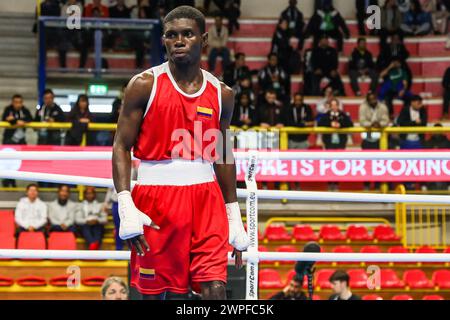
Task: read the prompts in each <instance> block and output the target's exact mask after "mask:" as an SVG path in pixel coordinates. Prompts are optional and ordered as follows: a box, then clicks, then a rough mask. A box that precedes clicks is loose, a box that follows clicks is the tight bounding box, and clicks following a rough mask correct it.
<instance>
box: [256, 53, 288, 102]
mask: <svg viewBox="0 0 450 320" xmlns="http://www.w3.org/2000/svg"><path fill="white" fill-rule="evenodd" d="M268 59H269V62H268V64H267V65H266V66H265V67H264V68H263V69H262V70H260V72H259V74H258V82H259V89H260V91H261V92H266V91H267V90H274V91H275V92H276V94H277V99H278V100H281V101H286V99H287V98H288V97H289V94H290V90H291V81H290V77H289V75H288V74H287V73H286V72H285V71H284V70H283V68H282V67H281V66H280V65H279V64H278V57H277V55H276V54H275V53H270V54H269V56H268Z"/></svg>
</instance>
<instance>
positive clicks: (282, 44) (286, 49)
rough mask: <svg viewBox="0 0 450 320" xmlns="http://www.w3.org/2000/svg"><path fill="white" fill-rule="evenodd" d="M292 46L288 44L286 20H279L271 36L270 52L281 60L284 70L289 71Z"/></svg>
mask: <svg viewBox="0 0 450 320" xmlns="http://www.w3.org/2000/svg"><path fill="white" fill-rule="evenodd" d="M292 51H293V49H292V47H291V45H290V36H289V31H288V21H287V20H284V19H282V20H280V22H279V23H278V25H277V28H276V29H275V32H274V34H273V37H272V49H271V51H270V52H272V53H274V54H276V55H277V57H278V61H281V63H280V64H281V65H282V66H283V69H284V71H286V72H288V73H289V62H290V59H291V55H292Z"/></svg>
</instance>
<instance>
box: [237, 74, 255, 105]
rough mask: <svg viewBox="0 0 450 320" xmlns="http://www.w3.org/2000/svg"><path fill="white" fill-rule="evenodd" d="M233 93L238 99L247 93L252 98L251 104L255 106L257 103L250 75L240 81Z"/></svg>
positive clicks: (243, 76) (244, 76)
mask: <svg viewBox="0 0 450 320" xmlns="http://www.w3.org/2000/svg"><path fill="white" fill-rule="evenodd" d="M233 91H234V94H235V96H236V98H237V97H239V96H240V95H242V94H244V93H245V94H247V95H248V96H249V98H250V104H253V105H254V104H255V103H256V97H255V92H254V90H253V83H252V78H251V76H250V75H242V76H241V77H240V78H239V79H238V83H236V85H235V86H234V87H233Z"/></svg>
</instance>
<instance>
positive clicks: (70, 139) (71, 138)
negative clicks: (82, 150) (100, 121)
mask: <svg viewBox="0 0 450 320" xmlns="http://www.w3.org/2000/svg"><path fill="white" fill-rule="evenodd" d="M67 120H68V121H69V122H71V123H72V127H71V128H70V130H69V131H68V132H67V134H66V143H65V144H66V145H69V146H79V145H80V144H81V142H82V140H83V135H84V134H86V133H87V131H88V125H89V122H91V121H92V114H91V112H90V111H89V98H88V96H87V95H85V94H80V95H79V96H78V99H77V102H76V103H75V105H74V106H73V108H72V110H70V113H69V115H68V116H67Z"/></svg>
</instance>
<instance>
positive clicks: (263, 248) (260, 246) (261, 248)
mask: <svg viewBox="0 0 450 320" xmlns="http://www.w3.org/2000/svg"><path fill="white" fill-rule="evenodd" d="M258 251H259V252H269V249H268V248H267V247H266V246H263V245H259V246H258ZM260 263H261V264H274V263H275V261H270V260H261V261H260Z"/></svg>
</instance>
